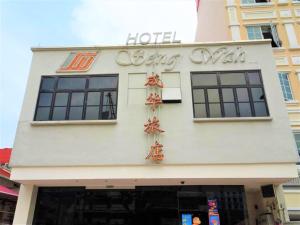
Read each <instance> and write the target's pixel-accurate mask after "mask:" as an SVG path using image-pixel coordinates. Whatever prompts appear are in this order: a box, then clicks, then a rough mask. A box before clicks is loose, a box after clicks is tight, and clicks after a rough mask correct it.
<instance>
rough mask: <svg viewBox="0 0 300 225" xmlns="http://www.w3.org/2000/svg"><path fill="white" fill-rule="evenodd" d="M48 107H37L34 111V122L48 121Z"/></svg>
mask: <svg viewBox="0 0 300 225" xmlns="http://www.w3.org/2000/svg"><path fill="white" fill-rule="evenodd" d="M49 114H50V107H39V108H38V109H37V111H36V116H35V120H37V121H41V120H49Z"/></svg>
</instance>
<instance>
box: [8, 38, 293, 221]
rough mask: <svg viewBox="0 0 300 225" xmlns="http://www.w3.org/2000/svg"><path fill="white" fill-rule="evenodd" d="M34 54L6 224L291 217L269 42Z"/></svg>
mask: <svg viewBox="0 0 300 225" xmlns="http://www.w3.org/2000/svg"><path fill="white" fill-rule="evenodd" d="M32 51H33V59H32V64H31V69H30V75H29V79H28V82H27V88H26V94H25V98H24V103H23V107H22V111H21V115H20V120H19V123H18V129H17V133H16V138H15V143H14V151H13V154H12V159H11V163H10V166H11V167H12V179H13V180H15V181H18V182H20V183H21V189H20V193H19V200H18V203H17V208H16V214H15V218H14V224H15V225H17V224H18V225H19V224H33V225H41V224H43V225H53V224H56V225H69V224H70V225H71V224H72V225H73V224H89V225H93V224H103V225H104V224H105V225H107V224H110V225H117V224H118V225H123V224H124V225H125V224H141V223H142V224H145V225H154V224H155V225H169V224H187V225H189V224H191V223H192V220H193V224H200V220H201V222H202V223H201V224H202V225H205V224H208V220H211V223H212V222H213V220H214V221H215V222H216V223H217V224H218V220H220V221H221V224H222V225H240V224H248V225H253V224H256V221H257V222H258V221H261V222H260V224H263V222H262V221H266V220H270V221H271V220H272V219H278V218H280V217H282V216H283V215H282V214H285V215H286V213H287V212H286V210H285V206H284V200H283V199H276V198H275V195H277V192H278V191H280V190H281V189H280V188H278V187H279V186H278V185H280V184H282V183H283V182H287V181H288V180H290V179H293V178H295V177H297V169H296V165H295V162H296V161H297V154H296V152H295V151H294V149H295V142H294V138H293V135H292V132H291V129H290V126H289V124H288V115H287V113H286V109H285V103H284V99H283V97H282V93H281V88H280V84H279V79H278V77H277V76H275V75H274V74H276V67H275V62H274V60H273V58H272V48H271V46H270V42H269V41H264V40H260V41H248V42H246V41H244V42H228V43H214V44H197V43H195V44H157V45H146V46H142V45H136V46H102V47H101V46H99V47H61V48H42V47H39V48H33V49H32ZM156 74H158V75H159V77H160V79H162V82H163V85H162V83H161V81H160V80H159V79H158V77H156ZM157 120H159V121H157ZM163 131H164V132H163ZM162 145H163V146H162ZM273 186H274V189H273ZM274 191H275V193H273V192H274ZM216 204H217V206H216ZM268 213H269V214H268Z"/></svg>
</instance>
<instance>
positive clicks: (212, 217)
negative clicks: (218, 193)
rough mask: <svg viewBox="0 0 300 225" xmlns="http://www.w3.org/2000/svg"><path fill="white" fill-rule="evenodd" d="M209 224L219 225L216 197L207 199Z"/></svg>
mask: <svg viewBox="0 0 300 225" xmlns="http://www.w3.org/2000/svg"><path fill="white" fill-rule="evenodd" d="M208 218H209V225H220V216H219V212H218V205H217V200H216V199H210V200H208Z"/></svg>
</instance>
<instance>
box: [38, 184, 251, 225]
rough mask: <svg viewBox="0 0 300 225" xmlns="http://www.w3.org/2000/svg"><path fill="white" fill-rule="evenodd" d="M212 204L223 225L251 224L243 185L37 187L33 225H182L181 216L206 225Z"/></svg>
mask: <svg viewBox="0 0 300 225" xmlns="http://www.w3.org/2000/svg"><path fill="white" fill-rule="evenodd" d="M208 199H214V200H215V201H216V202H217V203H218V211H219V215H220V224H221V225H243V224H247V223H246V217H247V216H246V207H245V200H244V188H243V187H242V186H151V187H148V186H147V187H136V189H131V190H87V189H85V188H80V187H79V188H77V187H76V188H75V187H74V188H65V187H62V188H44V187H43V188H39V192H38V198H37V203H36V207H35V214H34V222H33V225H87V224H88V225H140V224H143V225H182V215H183V214H185V215H191V216H192V217H198V218H199V219H200V220H201V225H208V224H209V222H208Z"/></svg>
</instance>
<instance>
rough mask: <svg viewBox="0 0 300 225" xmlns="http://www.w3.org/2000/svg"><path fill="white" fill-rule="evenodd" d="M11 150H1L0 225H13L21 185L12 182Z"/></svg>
mask: <svg viewBox="0 0 300 225" xmlns="http://www.w3.org/2000/svg"><path fill="white" fill-rule="evenodd" d="M11 151H12V149H11V148H3V149H0V224H1V225H9V224H12V222H13V218H14V212H15V208H16V203H17V198H18V190H19V185H18V184H17V183H15V182H13V181H11V180H10V169H9V167H8V163H9V159H10V155H11Z"/></svg>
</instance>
